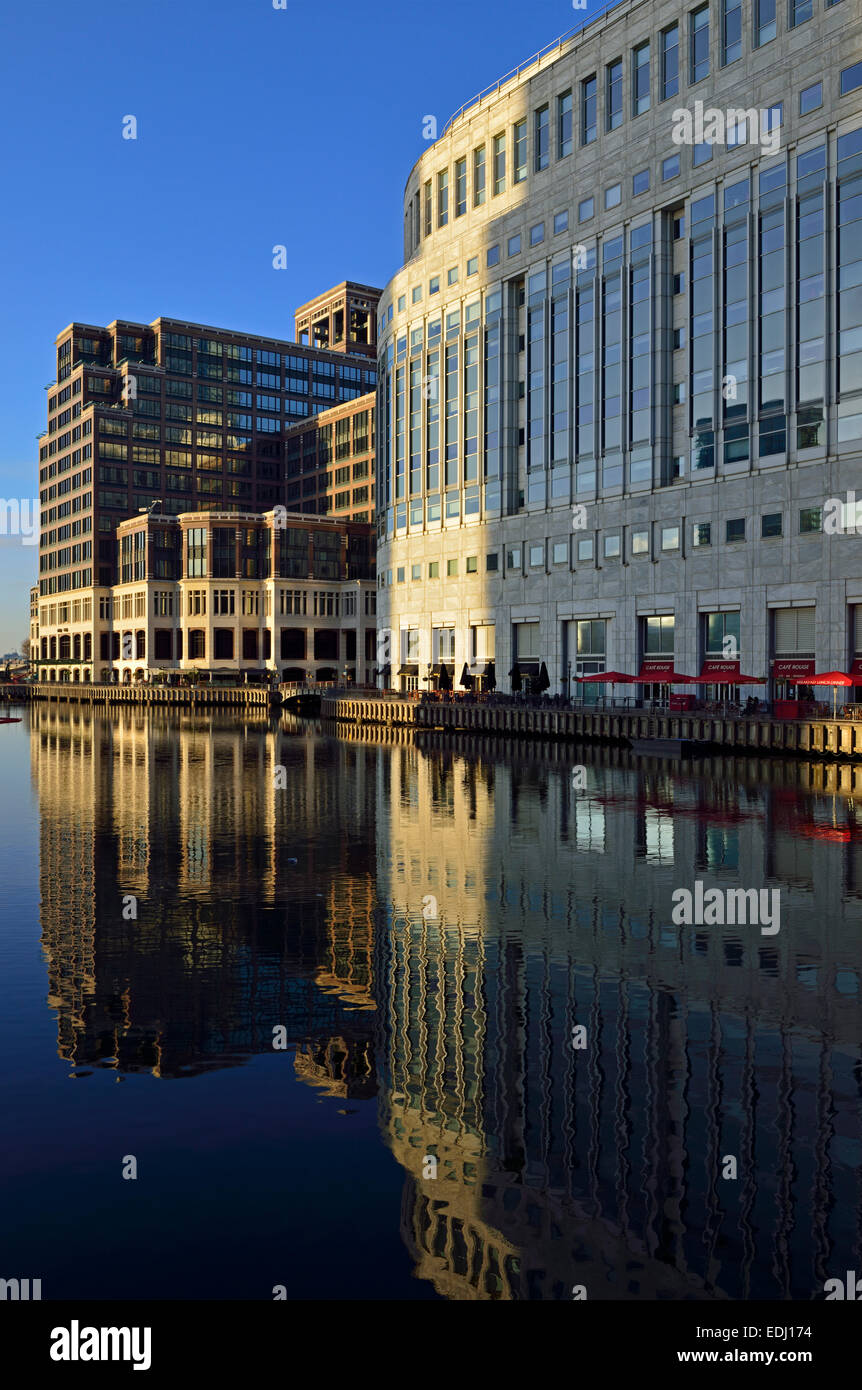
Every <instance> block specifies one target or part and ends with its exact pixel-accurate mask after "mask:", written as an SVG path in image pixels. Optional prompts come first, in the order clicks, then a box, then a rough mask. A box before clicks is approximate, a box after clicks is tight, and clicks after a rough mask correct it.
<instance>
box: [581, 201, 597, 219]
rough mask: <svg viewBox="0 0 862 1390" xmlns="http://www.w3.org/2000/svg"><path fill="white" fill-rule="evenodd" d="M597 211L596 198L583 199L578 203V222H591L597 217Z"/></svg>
mask: <svg viewBox="0 0 862 1390" xmlns="http://www.w3.org/2000/svg"><path fill="white" fill-rule="evenodd" d="M595 211H596V204H595V199H594V198H583V199H582V200H581V201H580V202H579V203H578V221H579V222H589V220H590V218H591V217H593V216H594V215H595Z"/></svg>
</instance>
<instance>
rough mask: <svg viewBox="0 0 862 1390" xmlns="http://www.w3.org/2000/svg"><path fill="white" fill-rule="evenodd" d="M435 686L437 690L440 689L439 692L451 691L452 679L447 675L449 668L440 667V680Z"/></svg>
mask: <svg viewBox="0 0 862 1390" xmlns="http://www.w3.org/2000/svg"><path fill="white" fill-rule="evenodd" d="M437 685H438V689H440V690H451V689H452V677H451V676H450V675H449V667H448V666H441V667H440V679H439V680H438V682H437Z"/></svg>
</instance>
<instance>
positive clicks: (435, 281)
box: [428, 275, 440, 294]
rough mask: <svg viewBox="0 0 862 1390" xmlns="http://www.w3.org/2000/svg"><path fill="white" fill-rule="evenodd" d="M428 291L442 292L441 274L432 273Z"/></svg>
mask: <svg viewBox="0 0 862 1390" xmlns="http://www.w3.org/2000/svg"><path fill="white" fill-rule="evenodd" d="M428 293H429V294H439V293H440V276H439V275H432V277H431V279H430V280H429V281H428Z"/></svg>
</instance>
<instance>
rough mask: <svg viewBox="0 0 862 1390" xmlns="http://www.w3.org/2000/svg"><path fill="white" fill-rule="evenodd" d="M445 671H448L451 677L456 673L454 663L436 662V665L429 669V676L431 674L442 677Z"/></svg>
mask: <svg viewBox="0 0 862 1390" xmlns="http://www.w3.org/2000/svg"><path fill="white" fill-rule="evenodd" d="M444 670H446V671H448V672H449V675H450V676H451V675H452V674H453V673H454V671H455V665H454V662H451V661H438V662H435V664H434V665H433V666H429V667H428V674H429V676H441V675H442V674H443V671H444Z"/></svg>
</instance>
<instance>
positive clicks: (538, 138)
mask: <svg viewBox="0 0 862 1390" xmlns="http://www.w3.org/2000/svg"><path fill="white" fill-rule="evenodd" d="M550 122H551V115H550V110H549V108H548V107H547V106H540V107H539V110H538V111H536V112H534V114H533V163H534V167H535V170H536V173H537V174H540V173H541V172H542V170H543V169H547V167H548V165H549V164H550V162H551V124H550Z"/></svg>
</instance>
